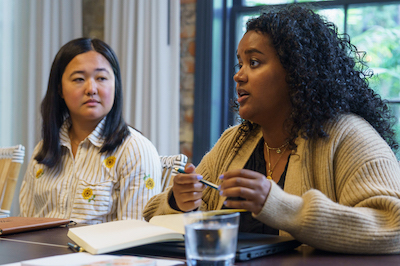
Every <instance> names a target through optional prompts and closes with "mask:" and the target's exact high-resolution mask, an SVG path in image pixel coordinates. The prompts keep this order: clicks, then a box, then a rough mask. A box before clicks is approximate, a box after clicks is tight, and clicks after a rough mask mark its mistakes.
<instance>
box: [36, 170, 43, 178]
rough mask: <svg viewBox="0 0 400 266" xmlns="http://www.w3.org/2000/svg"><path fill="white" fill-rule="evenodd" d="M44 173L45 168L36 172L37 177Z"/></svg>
mask: <svg viewBox="0 0 400 266" xmlns="http://www.w3.org/2000/svg"><path fill="white" fill-rule="evenodd" d="M43 174H44V171H43V169H39V170H37V172H36V178H41V177H42V175H43Z"/></svg>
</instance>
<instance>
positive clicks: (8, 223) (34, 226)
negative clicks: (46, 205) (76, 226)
mask: <svg viewBox="0 0 400 266" xmlns="http://www.w3.org/2000/svg"><path fill="white" fill-rule="evenodd" d="M70 222H71V221H70V220H69V219H59V218H43V217H7V218H0V235H2V236H3V235H9V234H15V233H20V232H27V231H34V230H39V229H46V228H52V227H57V226H60V225H66V224H69V223H70Z"/></svg>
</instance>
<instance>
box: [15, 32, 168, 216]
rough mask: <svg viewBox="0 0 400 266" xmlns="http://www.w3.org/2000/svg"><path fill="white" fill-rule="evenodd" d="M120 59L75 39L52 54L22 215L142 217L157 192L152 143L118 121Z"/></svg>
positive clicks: (24, 185)
mask: <svg viewBox="0 0 400 266" xmlns="http://www.w3.org/2000/svg"><path fill="white" fill-rule="evenodd" d="M122 101H123V98H122V84H121V73H120V67H119V63H118V58H117V56H116V55H115V53H114V51H113V50H112V49H111V47H109V46H108V45H107V44H106V43H104V42H103V41H101V40H98V39H89V38H79V39H75V40H72V41H70V42H68V43H67V44H65V45H64V46H63V47H61V49H60V50H59V52H58V53H57V55H56V57H55V59H54V62H53V64H52V68H51V71H50V77H49V83H48V88H47V93H46V95H45V97H44V99H43V102H42V108H41V109H42V118H43V126H42V136H43V139H42V141H40V143H39V144H38V145H37V146H36V148H35V150H34V153H33V156H32V159H31V161H30V163H29V166H28V169H27V172H26V174H25V177H24V180H23V183H22V186H21V191H20V210H21V215H22V216H34V217H58V218H68V219H72V220H74V221H76V222H82V223H89V224H95V223H101V222H107V221H112V220H119V219H141V218H142V209H143V207H144V205H145V204H146V202H147V200H148V199H150V197H152V196H153V195H155V194H158V193H159V192H160V191H161V165H160V160H159V155H158V153H157V151H156V149H155V147H154V146H153V144H152V143H151V142H150V141H149V140H148V139H147V138H145V137H144V136H143V135H142V134H141V133H140V132H138V131H137V130H135V129H133V128H131V127H129V126H128V125H127V124H126V123H125V121H124V119H123V117H122Z"/></svg>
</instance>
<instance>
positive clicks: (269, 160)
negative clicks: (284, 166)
mask: <svg viewBox="0 0 400 266" xmlns="http://www.w3.org/2000/svg"><path fill="white" fill-rule="evenodd" d="M264 144H265V147H266V148H267V155H268V170H267V179H272V172H273V171H274V169H275V166H276V165H277V164H278V162H279V160H280V159H281V158H282V155H283V154H284V153H285V151H286V149H287V147H288V144H289V142H286V143H285V144H283V145H282V146H280V147H278V148H271V147H269V146H268V144H267V142H266V141H264ZM282 148H283V150H282ZM269 150H273V151H275V152H276V153H278V154H280V155H279V158H278V160H277V161H276V162H275V164H274V166H273V167H272V168H271V156H270V153H269Z"/></svg>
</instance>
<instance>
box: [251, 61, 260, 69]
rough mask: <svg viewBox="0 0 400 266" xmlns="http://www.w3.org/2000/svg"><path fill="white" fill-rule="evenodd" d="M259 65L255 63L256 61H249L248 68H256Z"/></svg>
mask: <svg viewBox="0 0 400 266" xmlns="http://www.w3.org/2000/svg"><path fill="white" fill-rule="evenodd" d="M259 64H260V63H259V62H258V61H256V60H251V61H250V66H251V67H257V66H258V65H259Z"/></svg>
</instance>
